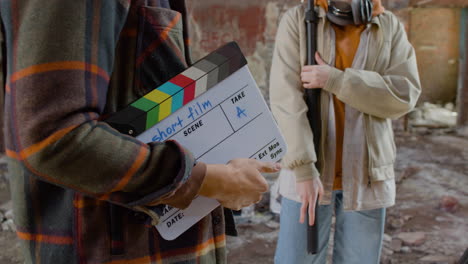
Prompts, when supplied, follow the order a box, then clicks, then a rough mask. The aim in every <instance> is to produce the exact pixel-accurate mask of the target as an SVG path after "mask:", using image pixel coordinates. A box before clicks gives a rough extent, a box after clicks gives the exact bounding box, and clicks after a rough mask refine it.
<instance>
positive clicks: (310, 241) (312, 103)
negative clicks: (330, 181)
mask: <svg viewBox="0 0 468 264" xmlns="http://www.w3.org/2000/svg"><path fill="white" fill-rule="evenodd" d="M305 22H306V26H307V64H308V65H316V64H317V63H316V61H315V52H316V51H317V41H316V39H317V23H318V17H317V13H316V12H315V5H314V0H308V4H307V9H306V19H305ZM320 92H321V89H305V98H304V99H305V101H306V104H307V107H308V111H307V118H308V119H309V123H310V128H311V129H312V134H313V135H314V146H315V153H316V155H317V161H318V160H319V146H320V137H321V115H320ZM318 225H319V223H318V199H317V203H316V204H315V224H314V225H313V226H310V225H309V223H307V252H308V253H309V254H317V251H318Z"/></svg>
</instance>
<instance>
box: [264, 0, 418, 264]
mask: <svg viewBox="0 0 468 264" xmlns="http://www.w3.org/2000/svg"><path fill="white" fill-rule="evenodd" d="M316 2H317V4H318V6H319V7H318V17H319V23H318V28H317V49H318V52H317V54H316V60H317V62H318V64H319V65H316V66H304V65H305V64H306V56H307V50H306V43H307V41H306V37H307V36H306V26H305V23H304V19H305V6H304V5H299V6H297V7H294V8H292V9H290V10H288V11H287V12H286V13H285V15H284V16H283V18H282V19H281V22H280V25H279V28H278V33H277V37H276V45H275V50H274V55H273V64H272V68H271V76H270V100H271V109H272V111H273V114H274V116H275V118H276V119H277V122H278V124H279V126H280V129H281V131H282V132H283V135H284V137H285V139H286V143H287V144H288V152H287V154H286V156H285V157H284V159H283V161H282V163H283V168H284V169H283V170H282V171H281V173H280V177H279V179H278V181H279V193H280V195H281V196H282V198H283V199H282V209H281V227H280V234H279V241H278V245H277V250H276V254H275V263H294V264H296V263H299V264H300V263H325V261H326V255H327V246H328V240H329V234H330V227H331V221H332V215H333V213H334V214H335V216H336V223H335V235H334V249H333V263H378V262H379V258H380V250H381V244H382V237H383V232H384V222H385V208H387V207H390V206H392V205H393V204H394V203H395V180H394V162H395V156H396V148H395V143H394V136H393V130H392V122H391V120H392V119H396V118H399V117H401V116H403V115H405V114H406V113H408V112H410V111H411V110H412V109H413V108H414V106H415V104H416V101H417V99H418V98H419V95H420V93H421V85H420V81H419V76H418V70H417V64H416V57H415V52H414V49H413V47H412V46H411V44H410V43H409V41H408V39H407V36H406V33H405V30H404V27H403V26H402V24H401V23H400V22H399V21H398V19H397V18H396V17H395V16H394V15H393V14H392V13H391V12H389V11H385V10H384V8H383V7H382V5H381V3H380V0H373V1H371V0H362V1H360V0H358V1H356V0H342V1H333V0H332V1H328V2H327V1H326V0H319V1H316ZM356 4H373V9H372V14H370V15H369V19H368V21H367V22H362V21H361V22H360V23H358V22H359V21H358V22H356V21H357V20H356V19H355V16H354V17H353V12H351V11H354V10H353V9H352V8H354V7H355V5H356ZM354 14H355V13H354ZM346 16H348V17H346ZM361 20H362V19H361ZM332 21H333V22H332ZM305 89H322V93H321V98H320V99H321V105H320V108H321V124H322V138H321V142H320V146H319V151H320V153H319V154H320V155H318V156H319V159H318V160H317V155H316V153H315V151H314V143H313V133H312V131H311V129H310V126H309V122H308V119H307V116H306V114H307V110H308V108H307V105H306V103H305V101H304V91H305ZM317 199H319V202H320V206H319V208H318V216H317V217H318V218H317V219H318V222H319V226H318V229H319V252H318V254H316V255H308V254H307V250H306V246H307V237H306V234H307V231H306V230H307V223H304V222H306V221H305V220H306V219H308V221H307V222H308V224H309V225H313V224H314V222H315V215H314V209H315V202H316V200H317Z"/></svg>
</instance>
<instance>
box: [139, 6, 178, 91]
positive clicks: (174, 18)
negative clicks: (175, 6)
mask: <svg viewBox="0 0 468 264" xmlns="http://www.w3.org/2000/svg"><path fill="white" fill-rule="evenodd" d="M135 57H136V58H135V60H136V61H135V89H136V90H135V91H136V93H137V95H138V96H143V95H145V94H146V93H148V92H149V91H151V90H153V89H155V88H156V87H158V86H160V85H161V84H163V83H165V82H166V81H168V80H169V79H170V78H172V77H173V76H175V75H177V74H179V73H180V72H182V71H183V70H184V69H185V68H186V67H187V60H186V58H185V44H184V35H183V24H182V15H181V13H179V12H177V11H174V10H171V9H167V8H159V7H148V6H143V7H139V9H138V31H137V45H136V56H135Z"/></svg>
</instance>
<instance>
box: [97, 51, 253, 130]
mask: <svg viewBox="0 0 468 264" xmlns="http://www.w3.org/2000/svg"><path fill="white" fill-rule="evenodd" d="M245 65H247V60H246V59H245V57H244V56H243V55H242V52H241V51H240V49H239V46H238V45H237V44H236V43H235V42H230V43H228V44H226V45H225V46H223V47H221V48H219V49H218V50H216V51H214V52H212V53H210V54H209V55H207V56H206V57H204V58H203V59H201V60H200V61H198V62H196V63H195V64H194V65H193V66H191V67H190V68H188V69H187V70H186V71H184V72H182V73H180V74H178V75H177V76H175V77H174V78H172V79H170V80H169V81H168V82H166V83H164V84H163V85H161V86H160V87H158V88H156V89H154V90H153V91H151V92H149V93H148V94H146V95H145V96H143V97H141V98H140V99H138V100H136V101H135V102H133V103H131V104H130V105H128V106H127V107H126V108H124V109H122V110H121V111H119V112H117V113H115V114H113V115H111V116H110V117H109V118H108V119H107V120H106V122H107V123H108V124H109V125H110V126H112V127H113V128H115V129H117V130H118V131H119V132H120V133H123V134H127V135H130V136H133V137H137V136H138V135H140V134H141V133H143V132H144V131H146V130H147V129H151V127H153V126H154V125H156V124H157V123H159V122H160V121H162V120H163V119H165V118H166V117H168V116H169V115H170V114H172V113H174V112H175V111H177V110H178V109H180V108H181V107H183V106H184V105H186V104H187V103H189V102H190V101H192V100H193V99H194V98H195V97H197V96H199V95H200V94H202V93H204V92H206V91H207V90H208V89H210V88H212V87H213V86H215V85H216V84H218V83H219V82H221V81H223V80H224V79H226V78H227V77H229V76H230V75H231V74H233V73H234V72H236V71H237V70H239V69H240V68H242V67H243V66H245ZM202 79H206V81H204V82H201V81H200V80H202Z"/></svg>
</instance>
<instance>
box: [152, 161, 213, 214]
mask: <svg viewBox="0 0 468 264" xmlns="http://www.w3.org/2000/svg"><path fill="white" fill-rule="evenodd" d="M205 174H206V164H205V163H203V162H198V163H197V164H196V165H195V166H194V167H193V169H192V173H191V175H190V177H189V178H188V180H187V181H186V182H184V183H183V184H182V185H181V186H180V187H179V188H178V189H177V190H176V191H175V192H174V193H173V194H172V195H170V196H169V197H164V199H162V200H159V201H158V202H157V204H167V205H169V206H172V207H176V208H179V209H185V208H187V207H188V206H189V205H190V204H191V203H192V200H193V199H194V198H195V196H197V194H198V192H199V191H200V188H201V185H202V183H203V180H204V179H205ZM154 205H156V204H152V206H154Z"/></svg>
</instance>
